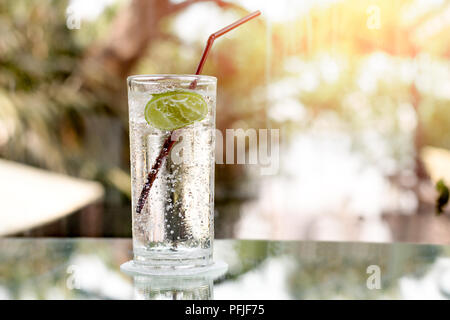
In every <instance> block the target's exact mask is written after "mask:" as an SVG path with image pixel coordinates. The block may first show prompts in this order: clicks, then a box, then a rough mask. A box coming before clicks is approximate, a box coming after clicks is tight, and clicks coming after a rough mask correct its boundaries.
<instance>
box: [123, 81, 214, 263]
mask: <svg viewBox="0 0 450 320" xmlns="http://www.w3.org/2000/svg"><path fill="white" fill-rule="evenodd" d="M208 78H209V77H208ZM211 79H214V78H211ZM191 81H192V79H184V80H179V79H164V80H158V81H156V82H157V83H155V81H153V82H151V83H146V82H144V81H143V82H142V83H140V84H134V85H133V83H130V80H129V92H128V95H129V96H128V99H129V117H130V118H129V122H130V148H131V150H130V151H131V179H132V181H131V185H132V205H133V206H132V208H133V214H132V215H133V251H134V259H135V262H137V263H139V264H143V265H150V266H160V267H173V266H175V267H192V266H202V265H208V264H210V263H211V258H212V257H211V256H212V240H213V230H214V227H213V224H214V221H213V218H214V214H213V211H214V208H213V201H214V136H215V135H214V134H215V79H214V82H213V83H211V80H210V79H209V82H208V81H206V82H205V83H203V84H202V82H201V81H199V83H198V85H197V87H196V89H195V90H194V91H195V92H196V93H199V94H201V95H202V96H203V98H204V99H205V101H206V102H207V104H208V114H207V116H206V117H205V118H204V119H203V120H201V121H197V122H195V123H193V124H192V125H189V126H186V127H184V128H181V129H178V130H177V132H176V133H177V136H178V139H177V142H176V143H175V144H174V146H173V148H172V150H171V152H170V153H169V155H168V156H167V157H166V159H165V161H164V163H163V164H162V166H161V168H160V170H159V172H158V174H157V177H156V179H155V181H154V183H153V185H152V188H151V189H150V191H149V195H148V198H147V201H146V204H145V205H144V207H143V209H142V211H141V212H140V213H137V212H136V206H137V203H138V200H139V197H140V194H141V191H142V188H143V186H144V183H145V181H146V179H147V175H148V173H149V172H150V170H151V168H152V166H153V165H154V163H155V160H156V158H157V156H158V154H159V153H160V151H161V148H162V146H163V143H164V141H165V140H166V139H167V138H168V137H169V136H170V134H171V132H170V131H163V130H159V129H156V128H153V127H151V126H150V125H149V124H148V123H147V122H146V120H145V116H144V109H145V106H146V105H147V103H148V102H149V101H150V100H151V98H152V94H155V93H163V92H167V91H174V90H180V89H182V90H184V89H186V90H189V89H188V88H189V85H190V83H191ZM131 82H132V81H131Z"/></svg>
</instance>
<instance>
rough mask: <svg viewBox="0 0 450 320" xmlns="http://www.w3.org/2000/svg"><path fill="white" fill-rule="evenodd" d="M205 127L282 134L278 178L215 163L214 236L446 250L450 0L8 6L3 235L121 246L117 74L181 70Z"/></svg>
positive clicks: (123, 181) (80, 1)
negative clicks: (239, 23)
mask: <svg viewBox="0 0 450 320" xmlns="http://www.w3.org/2000/svg"><path fill="white" fill-rule="evenodd" d="M257 9H259V10H261V11H262V16H261V18H259V19H257V20H256V21H253V22H251V23H248V24H246V25H245V27H241V28H239V29H236V30H235V31H233V32H232V33H229V34H227V35H226V36H224V37H223V38H221V39H220V40H218V41H216V43H215V44H214V48H213V50H212V52H211V54H210V56H209V58H208V62H207V63H206V66H205V69H204V71H203V73H204V74H208V75H213V76H216V77H217V78H218V101H217V128H218V129H220V130H222V131H223V130H225V129H227V128H235V129H237V128H243V129H248V128H274V129H280V168H279V171H278V172H277V174H276V175H270V176H263V175H260V171H259V170H258V168H257V167H256V165H220V164H218V165H216V197H215V208H216V217H215V218H216V226H215V228H216V237H217V238H252V239H311V240H337V241H381V242H390V241H409V242H432V243H450V218H449V217H450V216H449V209H448V208H447V209H445V210H444V212H443V214H441V215H439V216H438V215H436V199H437V198H438V196H439V193H438V192H437V191H436V183H437V182H438V180H440V179H442V181H444V183H446V184H447V185H448V184H449V183H450V130H448V128H449V127H450V112H449V111H448V108H449V107H450V37H449V34H450V1H445V0H394V1H392V0H377V1H374V0H372V1H368V0H367V1H365V0H345V1H344V0H343V1H338V0H321V1H312V0H304V1H289V0H279V1H274V0H272V1H270V0H266V1H257V0H248V1H247V0H239V1H234V0H229V1H220V0H216V1H214V0H197V1H196V0H185V1H175V0H172V1H170V0H101V1H100V0H97V1H88V0H69V1H62V0H58V1H50V0H41V1H37V0H33V1H29V0H14V1H13V0H3V1H2V2H1V3H0V235H3V236H8V235H15V236H21V235H25V236H107V237H129V236H131V205H130V175H129V171H130V169H129V165H130V163H129V141H128V118H127V111H128V109H127V96H126V85H125V79H126V77H127V76H128V75H131V74H143V73H146V74H157V73H178V74H180V73H193V72H194V71H195V68H196V66H197V63H198V60H199V58H200V56H201V53H202V50H203V47H204V45H205V41H206V39H207V38H208V36H209V34H210V33H212V32H214V31H216V30H218V29H220V28H221V27H223V26H225V25H227V24H229V23H231V22H233V21H234V20H236V19H238V18H240V17H242V16H244V15H246V14H247V13H249V12H250V11H253V10H257Z"/></svg>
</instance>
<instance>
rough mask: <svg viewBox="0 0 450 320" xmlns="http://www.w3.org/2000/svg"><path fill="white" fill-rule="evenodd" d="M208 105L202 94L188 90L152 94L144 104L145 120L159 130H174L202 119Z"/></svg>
mask: <svg viewBox="0 0 450 320" xmlns="http://www.w3.org/2000/svg"><path fill="white" fill-rule="evenodd" d="M207 113H208V105H207V104H206V101H205V99H204V98H203V97H202V95H200V94H198V93H195V92H190V91H170V92H164V93H159V94H154V95H153V97H152V99H151V100H150V101H149V102H148V103H147V105H146V106H145V120H147V122H148V124H149V125H151V126H152V127H155V128H157V129H160V130H175V129H179V128H182V127H185V126H187V125H190V124H192V123H194V122H196V121H199V120H202V119H203V118H204V117H205V116H206V114H207Z"/></svg>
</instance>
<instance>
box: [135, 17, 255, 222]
mask: <svg viewBox="0 0 450 320" xmlns="http://www.w3.org/2000/svg"><path fill="white" fill-rule="evenodd" d="M260 14H261V12H260V11H259V10H258V11H255V12H252V13H250V14H249V15H248V16H245V17H243V18H241V19H239V20H237V21H235V22H233V23H232V24H230V25H228V26H226V27H225V28H222V29H220V30H219V31H216V32H214V33H213V34H211V35H210V36H209V38H208V42H206V47H205V50H204V51H203V54H202V57H201V59H200V62H199V64H198V67H197V71H196V72H195V74H196V75H199V74H200V73H201V72H202V70H203V66H204V64H205V62H206V58H207V57H208V53H209V51H210V50H211V47H212V45H213V43H214V40H216V39H217V38H219V37H220V36H223V35H224V34H225V33H227V32H229V31H231V30H233V29H234V28H237V27H239V26H240V25H241V24H243V23H246V22H247V21H249V20H251V19H253V18H256V17H257V16H259V15H260ZM196 86H197V80H194V81H192V83H191V85H190V86H189V88H190V89H195V87H196ZM174 133H175V131H171V132H170V134H169V136H168V137H167V139H166V140H165V141H164V143H163V147H162V148H161V151H160V152H159V155H158V157H157V158H156V160H155V163H154V164H153V167H152V169H151V170H150V172H149V173H148V175H147V180H146V181H145V184H144V187H143V188H142V191H141V195H140V197H139V201H138V203H137V206H136V213H141V211H142V209H143V208H144V205H145V202H146V201H147V198H148V193H149V192H150V189H151V187H152V185H153V182H154V181H155V179H156V176H157V175H158V172H159V169H160V168H161V165H162V164H163V162H164V159H165V158H166V157H167V155H168V154H169V152H170V150H172V147H173V145H174V144H175V142H176V141H177V138H176V137H175V134H174Z"/></svg>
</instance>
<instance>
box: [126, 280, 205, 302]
mask: <svg viewBox="0 0 450 320" xmlns="http://www.w3.org/2000/svg"><path fill="white" fill-rule="evenodd" d="M133 280H134V299H137V300H210V299H212V298H213V278H211V277H198V278H182V277H174V278H164V277H163V278H162V277H159V276H154V277H148V276H135V277H134V278H133Z"/></svg>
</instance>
